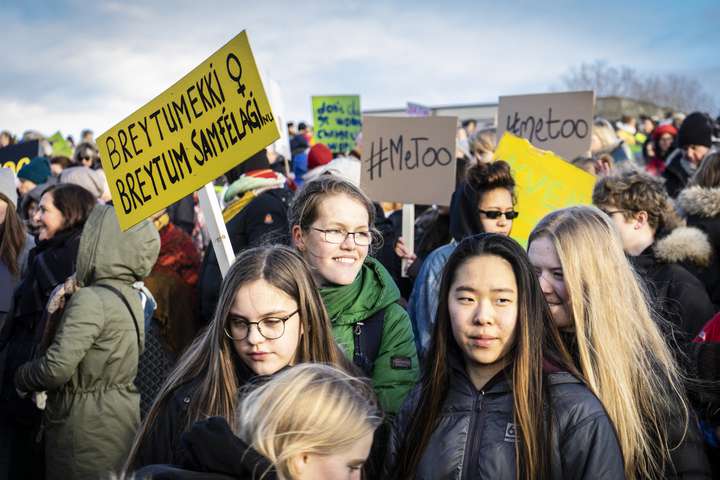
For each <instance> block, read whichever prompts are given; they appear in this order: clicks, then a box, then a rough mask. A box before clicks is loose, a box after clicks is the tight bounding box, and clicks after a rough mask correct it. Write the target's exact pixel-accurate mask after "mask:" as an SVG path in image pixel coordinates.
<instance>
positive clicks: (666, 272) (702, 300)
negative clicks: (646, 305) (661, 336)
mask: <svg viewBox="0 0 720 480" xmlns="http://www.w3.org/2000/svg"><path fill="white" fill-rule="evenodd" d="M629 260H630V263H632V265H633V266H634V267H635V270H636V271H637V272H638V274H639V275H640V277H641V278H643V279H644V280H645V281H646V284H647V286H648V289H649V291H650V295H651V297H652V299H653V300H655V301H654V302H653V306H654V307H655V308H656V310H657V311H658V313H659V314H660V315H661V316H662V317H663V318H664V319H665V320H667V321H669V322H670V323H671V324H672V327H673V332H667V331H666V332H664V333H665V334H666V335H671V336H674V338H675V341H676V342H677V343H679V344H682V343H684V342H687V341H690V340H692V339H693V338H694V337H695V335H697V334H698V333H699V332H700V330H701V329H702V327H703V326H704V325H705V323H706V322H707V321H708V320H710V319H711V318H712V316H713V314H714V313H715V308H714V306H713V304H712V302H711V301H710V298H709V297H708V295H707V292H706V291H705V287H704V286H703V284H702V283H701V282H700V280H698V279H697V278H696V277H695V276H693V275H692V274H691V273H690V272H688V271H687V270H686V269H685V268H683V267H682V266H681V265H680V264H678V263H673V262H669V261H666V259H664V258H662V257H659V256H658V255H657V254H656V252H655V249H654V245H651V246H650V247H648V248H646V249H645V251H643V252H642V253H641V254H640V255H638V256H635V257H629ZM661 327H662V326H661ZM670 343H671V346H675V345H672V344H673V343H675V342H670Z"/></svg>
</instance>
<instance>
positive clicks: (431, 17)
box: [0, 0, 720, 136]
mask: <svg viewBox="0 0 720 480" xmlns="http://www.w3.org/2000/svg"><path fill="white" fill-rule="evenodd" d="M501 3H502V4H501ZM545 3H548V2H537V1H522V2H481V1H462V2H441V1H437V0H435V1H428V2H426V1H421V0H415V1H402V2H389V1H387V2H374V1H369V0H366V1H362V2H360V1H357V2H356V1H342V0H322V1H306V2H297V1H287V2H286V1H273V0H265V1H254V2H248V1H243V0H233V1H211V0H207V1H204V2H198V1H182V0H172V1H170V0H168V1H164V0H163V1H152V0H143V1H120V0H117V1H102V0H98V1H95V2H88V1H76V0H66V1H49V0H48V1H33V0H25V1H23V0H9V1H8V0H6V1H5V2H3V6H2V7H1V8H0V11H1V12H2V15H1V18H2V22H1V23H2V28H0V44H2V46H3V48H2V54H1V55H2V57H1V59H0V130H2V129H9V130H10V131H12V132H13V133H15V134H20V133H22V132H23V131H24V130H26V129H31V128H32V129H37V130H40V131H41V132H43V133H46V134H51V133H53V132H54V131H56V130H58V129H60V130H61V131H62V132H63V133H65V134H72V135H75V136H77V135H78V134H79V132H80V130H81V129H82V128H91V129H93V130H94V131H95V132H96V135H97V134H100V133H102V132H103V131H104V130H105V129H107V128H109V127H111V126H112V125H114V124H115V123H116V122H118V121H120V120H122V119H123V118H125V117H126V116H127V115H128V114H130V113H132V112H133V111H135V110H136V109H137V108H139V107H141V106H142V105H143V104H145V103H146V102H147V101H149V100H151V99H152V98H153V97H155V96H156V95H157V94H159V93H160V92H162V91H163V90H165V89H166V88H167V87H169V86H170V85H171V84H173V83H174V82H175V81H177V80H178V79H179V78H181V77H182V76H183V75H184V74H185V73H187V72H188V71H189V70H191V69H192V68H193V67H195V66H196V65H197V64H199V63H200V62H202V61H203V60H204V59H205V58H206V57H208V56H209V55H210V54H211V53H213V52H214V51H215V50H216V49H218V48H219V47H220V46H222V45H223V44H225V43H226V42H227V41H228V40H230V39H231V38H232V37H234V36H235V35H236V34H237V33H239V32H240V31H241V30H243V29H246V30H247V31H248V35H249V38H250V43H251V46H252V47H253V51H254V53H255V58H256V61H257V63H258V65H259V66H260V67H261V68H262V69H263V70H264V71H265V73H266V75H267V76H268V77H271V78H272V79H274V80H275V81H276V82H277V83H278V85H279V86H280V88H281V90H282V95H283V100H284V104H285V106H286V116H287V118H289V119H294V120H309V119H310V96H311V95H323V94H360V95H361V103H362V107H363V108H388V107H400V106H404V105H405V102H407V101H413V102H418V103H422V104H426V105H440V104H443V105H446V104H459V103H477V102H495V101H497V97H498V95H503V94H519V93H534V92H544V91H548V90H549V89H550V88H551V87H553V86H559V85H560V80H561V77H562V75H563V74H564V73H566V72H567V71H568V69H569V68H571V67H573V66H578V65H579V64H581V63H582V62H593V61H595V60H598V59H600V60H605V61H607V62H609V63H610V64H613V65H628V66H632V67H635V68H636V69H638V70H639V71H641V72H645V73H659V74H662V73H666V72H667V73H680V74H685V75H688V76H691V77H693V78H697V79H698V80H699V81H700V82H701V83H702V85H703V86H704V87H705V89H706V90H707V91H708V92H709V93H711V94H713V95H714V96H715V98H719V97H720V54H719V53H718V44H717V28H718V27H717V25H718V24H717V20H718V18H720V2H718V1H717V0H708V1H694V2H693V1H687V2H677V1H672V2H670V1H662V0H656V1H652V2H651V1H645V0H641V1H635V2H632V3H630V2H615V1H608V0H605V1H604V2H592V3H591V4H589V5H588V6H579V3H578V2H571V1H559V2H553V4H552V6H548V5H544V4H545Z"/></svg>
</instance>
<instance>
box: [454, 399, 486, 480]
mask: <svg viewBox="0 0 720 480" xmlns="http://www.w3.org/2000/svg"><path fill="white" fill-rule="evenodd" d="M484 398H485V390H480V391H479V392H477V393H476V394H475V399H474V400H473V408H472V417H471V418H470V426H469V427H468V436H467V441H466V443H465V453H464V455H463V468H462V475H461V476H460V478H461V479H465V478H470V477H469V476H468V475H469V474H470V473H471V471H470V468H471V467H470V465H473V466H474V465H475V463H474V460H473V458H472V457H473V455H474V454H475V450H477V438H478V436H479V435H477V430H478V428H479V426H478V425H479V423H480V410H482V401H483V399H484ZM475 460H477V459H475Z"/></svg>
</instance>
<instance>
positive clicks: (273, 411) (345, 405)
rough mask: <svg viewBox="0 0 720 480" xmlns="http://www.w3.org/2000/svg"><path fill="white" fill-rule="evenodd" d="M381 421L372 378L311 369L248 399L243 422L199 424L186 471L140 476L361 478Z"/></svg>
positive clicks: (189, 437) (290, 372)
mask: <svg viewBox="0 0 720 480" xmlns="http://www.w3.org/2000/svg"><path fill="white" fill-rule="evenodd" d="M319 405H320V406H322V408H318V406H319ZM381 422H382V415H381V414H380V412H379V409H378V406H377V401H376V397H375V393H374V392H373V390H372V388H371V387H370V386H369V385H368V384H367V382H366V381H365V379H360V378H357V377H353V376H350V375H348V374H347V373H346V372H343V371H341V370H339V369H337V368H334V367H332V366H330V365H319V364H313V363H305V364H301V365H297V366H295V367H292V368H288V369H286V370H284V371H283V372H280V373H278V374H277V375H275V376H274V377H273V378H272V379H271V380H270V381H268V382H267V383H264V384H263V385H261V386H259V387H256V388H255V389H253V390H252V391H250V392H249V393H246V394H245V395H244V396H243V398H242V399H241V401H240V404H239V406H238V413H237V415H236V418H235V422H227V421H226V420H225V419H223V418H218V417H214V418H210V419H208V420H204V421H202V422H197V423H196V424H195V425H193V427H192V429H191V430H190V431H189V432H187V433H185V434H184V435H183V438H182V442H183V445H184V446H185V450H186V451H187V453H188V455H186V456H185V457H184V460H183V462H182V463H181V464H180V465H150V466H147V467H144V468H143V469H141V470H140V471H138V472H136V474H135V477H136V478H139V479H140V478H142V479H145V478H164V479H178V480H181V479H191V478H195V479H196V478H208V479H213V478H217V479H221V478H222V479H228V478H235V479H241V480H277V479H282V480H360V479H361V478H362V468H363V464H364V463H365V461H366V459H367V457H368V454H369V453H370V447H371V445H372V442H373V432H374V431H375V429H376V428H377V427H378V426H379V425H380V423H381ZM366 478H367V477H366Z"/></svg>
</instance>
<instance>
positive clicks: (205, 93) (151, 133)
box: [97, 31, 280, 230]
mask: <svg viewBox="0 0 720 480" xmlns="http://www.w3.org/2000/svg"><path fill="white" fill-rule="evenodd" d="M279 136H280V130H279V128H278V125H277V122H276V121H275V117H274V115H273V113H272V111H271V108H270V103H269V102H268V98H267V96H266V94H265V90H264V88H263V85H262V81H261V80H260V74H259V72H258V68H257V66H256V64H255V59H254V57H253V54H252V51H251V49H250V44H249V42H248V38H247V34H246V33H245V31H243V32H241V33H240V34H239V35H237V36H236V37H235V38H233V39H232V40H230V41H229V42H228V43H227V44H225V45H224V46H223V47H221V48H220V49H219V50H218V51H217V52H215V53H213V54H212V55H211V56H210V57H209V58H207V59H206V60H205V61H204V62H202V63H201V64H200V65H198V66H197V67H196V68H194V69H193V70H192V71H191V72H190V73H188V74H187V75H185V76H184V77H183V78H181V79H180V80H179V81H178V82H176V83H175V84H174V85H173V86H171V87H170V88H168V89H167V90H165V91H164V92H163V93H161V94H160V95H158V96H157V97H156V98H154V99H153V100H151V101H150V102H149V103H147V104H146V105H145V106H143V107H142V108H140V109H139V110H137V111H136V112H135V113H133V114H132V115H130V116H129V117H127V118H126V119H125V120H123V121H121V122H120V123H118V124H117V125H115V126H114V127H112V128H111V129H110V130H108V131H107V132H105V133H103V134H102V135H100V136H99V137H98V141H97V143H98V147H99V149H100V159H101V161H102V165H103V169H104V170H105V173H106V175H107V178H108V183H109V184H110V191H111V194H112V198H113V201H114V204H115V208H116V209H117V212H118V220H119V221H120V227H121V228H122V229H123V230H127V229H128V228H130V227H132V226H133V225H135V224H137V223H138V222H140V221H141V220H143V219H144V218H147V217H149V216H150V215H152V214H153V213H155V212H157V211H159V210H161V209H162V208H165V207H166V206H168V205H170V204H172V203H174V202H176V201H177V200H179V199H181V198H183V197H185V196H186V195H189V194H190V193H191V192H194V191H195V190H198V189H200V188H201V187H202V186H203V185H205V184H207V183H209V182H212V181H213V180H214V179H216V178H217V177H219V176H221V175H222V174H224V173H225V172H226V171H228V170H229V169H230V168H232V167H234V166H235V165H237V164H239V163H241V162H242V161H244V160H246V159H248V158H249V157H250V156H252V155H253V154H255V153H257V152H258V151H260V150H261V149H263V148H265V147H266V146H267V145H269V144H270V143H272V142H274V141H275V140H277V139H278V138H279Z"/></svg>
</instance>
